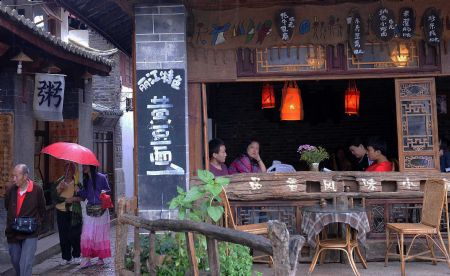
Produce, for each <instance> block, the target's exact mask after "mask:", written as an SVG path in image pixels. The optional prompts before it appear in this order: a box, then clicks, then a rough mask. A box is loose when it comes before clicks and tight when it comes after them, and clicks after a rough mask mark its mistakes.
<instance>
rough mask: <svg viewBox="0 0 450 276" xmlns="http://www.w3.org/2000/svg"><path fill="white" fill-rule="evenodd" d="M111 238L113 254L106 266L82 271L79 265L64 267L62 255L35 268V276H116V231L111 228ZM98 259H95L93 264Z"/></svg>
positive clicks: (106, 260) (94, 266)
mask: <svg viewBox="0 0 450 276" xmlns="http://www.w3.org/2000/svg"><path fill="white" fill-rule="evenodd" d="M110 235H111V236H110V237H111V253H112V257H111V258H108V259H105V265H103V266H97V265H93V266H91V267H89V268H85V269H80V268H79V266H78V265H75V264H72V265H66V266H62V265H60V264H59V262H60V261H61V254H56V255H54V256H53V257H51V258H49V259H47V260H46V261H44V262H43V263H41V264H38V265H36V266H34V267H33V275H46V276H47V275H55V276H56V275H91V276H93V275H99V276H100V275H101V276H110V275H111V276H112V275H115V270H114V254H115V237H116V231H115V227H111V230H110ZM95 262H96V259H93V263H95Z"/></svg>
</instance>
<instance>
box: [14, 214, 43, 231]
mask: <svg viewBox="0 0 450 276" xmlns="http://www.w3.org/2000/svg"><path fill="white" fill-rule="evenodd" d="M37 226H38V225H37V220H36V218H33V217H18V218H15V219H14V222H13V223H12V224H11V228H12V229H13V230H14V231H16V232H20V233H25V234H32V233H34V232H35V231H36V229H37Z"/></svg>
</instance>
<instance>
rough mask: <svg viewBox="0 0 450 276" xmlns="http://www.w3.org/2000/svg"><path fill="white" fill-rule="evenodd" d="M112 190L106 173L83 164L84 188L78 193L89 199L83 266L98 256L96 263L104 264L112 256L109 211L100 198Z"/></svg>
mask: <svg viewBox="0 0 450 276" xmlns="http://www.w3.org/2000/svg"><path fill="white" fill-rule="evenodd" d="M110 191H111V190H110V188H109V184H108V180H107V179H106V176H105V175H103V174H101V173H98V172H97V168H96V167H94V166H87V165H83V189H82V190H80V191H79V192H78V195H79V196H80V197H81V198H82V200H87V205H86V214H87V215H86V216H85V217H84V218H83V230H82V233H81V255H82V256H83V257H84V258H85V259H84V261H83V263H82V264H81V268H86V267H89V266H91V265H92V263H91V258H95V257H98V261H97V263H96V264H97V265H104V261H103V259H105V258H109V257H111V246H110V238H109V228H110V225H109V223H110V218H109V211H108V209H103V208H102V202H101V200H100V195H101V194H102V193H109V192H110Z"/></svg>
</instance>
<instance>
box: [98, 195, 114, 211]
mask: <svg viewBox="0 0 450 276" xmlns="http://www.w3.org/2000/svg"><path fill="white" fill-rule="evenodd" d="M100 200H101V201H102V208H103V209H109V208H114V205H113V203H112V200H111V197H110V196H109V195H107V194H106V193H102V194H101V195H100Z"/></svg>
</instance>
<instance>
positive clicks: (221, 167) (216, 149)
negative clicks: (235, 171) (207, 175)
mask: <svg viewBox="0 0 450 276" xmlns="http://www.w3.org/2000/svg"><path fill="white" fill-rule="evenodd" d="M208 146H209V171H210V172H212V173H213V174H214V176H224V175H228V168H227V166H226V165H225V159H226V158H227V152H226V148H225V144H224V142H223V141H222V140H220V139H217V138H216V139H212V140H211V141H209V144H208Z"/></svg>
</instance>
